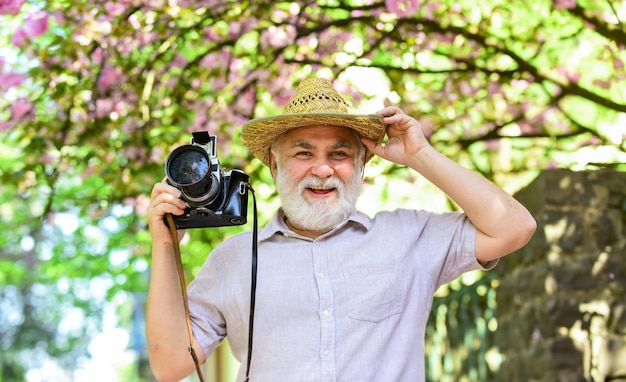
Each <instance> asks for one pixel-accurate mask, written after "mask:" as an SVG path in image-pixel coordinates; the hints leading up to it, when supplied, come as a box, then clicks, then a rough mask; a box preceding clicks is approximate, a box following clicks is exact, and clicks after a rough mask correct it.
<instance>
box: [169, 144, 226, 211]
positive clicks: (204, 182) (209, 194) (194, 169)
mask: <svg viewBox="0 0 626 382" xmlns="http://www.w3.org/2000/svg"><path fill="white" fill-rule="evenodd" d="M165 173H166V174H167V178H168V180H169V182H170V184H172V185H173V186H174V187H176V188H178V189H180V190H181V191H182V192H183V199H184V200H186V201H187V202H188V203H189V204H190V205H194V206H205V205H207V204H211V203H213V202H215V201H217V200H218V197H219V196H220V192H219V191H220V188H219V186H220V179H219V177H218V176H219V170H217V171H212V162H211V159H210V158H209V156H208V154H207V152H206V150H204V149H203V148H201V147H200V146H198V145H184V146H180V147H178V148H177V149H175V150H174V151H172V153H171V154H170V155H169V156H168V158H167V160H166V161H165Z"/></svg>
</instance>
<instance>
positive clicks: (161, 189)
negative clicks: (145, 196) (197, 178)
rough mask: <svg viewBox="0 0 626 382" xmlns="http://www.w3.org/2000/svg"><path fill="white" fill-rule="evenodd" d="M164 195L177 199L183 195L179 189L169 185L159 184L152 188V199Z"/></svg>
mask: <svg viewBox="0 0 626 382" xmlns="http://www.w3.org/2000/svg"><path fill="white" fill-rule="evenodd" d="M163 193H167V194H170V195H173V196H175V197H177V198H180V197H181V196H182V193H181V192H180V190H179V189H178V188H176V187H174V186H171V185H169V184H167V183H157V184H155V185H154V187H152V194H151V197H152V198H153V199H154V198H155V197H157V196H158V195H160V194H163Z"/></svg>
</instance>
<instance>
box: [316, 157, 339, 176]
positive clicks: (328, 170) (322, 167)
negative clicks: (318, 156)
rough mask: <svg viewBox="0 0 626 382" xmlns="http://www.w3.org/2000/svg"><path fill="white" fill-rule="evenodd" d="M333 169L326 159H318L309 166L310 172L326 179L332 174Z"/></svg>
mask: <svg viewBox="0 0 626 382" xmlns="http://www.w3.org/2000/svg"><path fill="white" fill-rule="evenodd" d="M334 173H335V169H333V168H332V167H331V166H330V165H329V164H328V163H327V162H326V161H323V160H320V161H318V162H317V163H315V164H314V165H313V167H311V174H312V175H315V176H317V177H318V178H320V179H326V178H330V177H331V176H333V174H334Z"/></svg>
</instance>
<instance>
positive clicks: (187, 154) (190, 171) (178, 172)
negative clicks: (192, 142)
mask: <svg viewBox="0 0 626 382" xmlns="http://www.w3.org/2000/svg"><path fill="white" fill-rule="evenodd" d="M210 169H211V164H210V163H209V158H207V157H206V154H203V153H202V152H200V151H196V150H185V151H182V152H180V153H179V154H178V155H176V156H174V157H173V158H172V159H171V160H170V162H169V170H170V174H169V175H170V177H171V180H173V181H174V182H176V183H178V184H180V185H190V184H193V183H196V182H199V181H200V180H202V178H204V177H205V176H206V175H207V173H208V172H209V171H210Z"/></svg>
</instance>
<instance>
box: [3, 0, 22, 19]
mask: <svg viewBox="0 0 626 382" xmlns="http://www.w3.org/2000/svg"><path fill="white" fill-rule="evenodd" d="M23 4H24V0H0V15H11V16H15V15H17V14H18V13H19V12H20V8H22V5H23Z"/></svg>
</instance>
